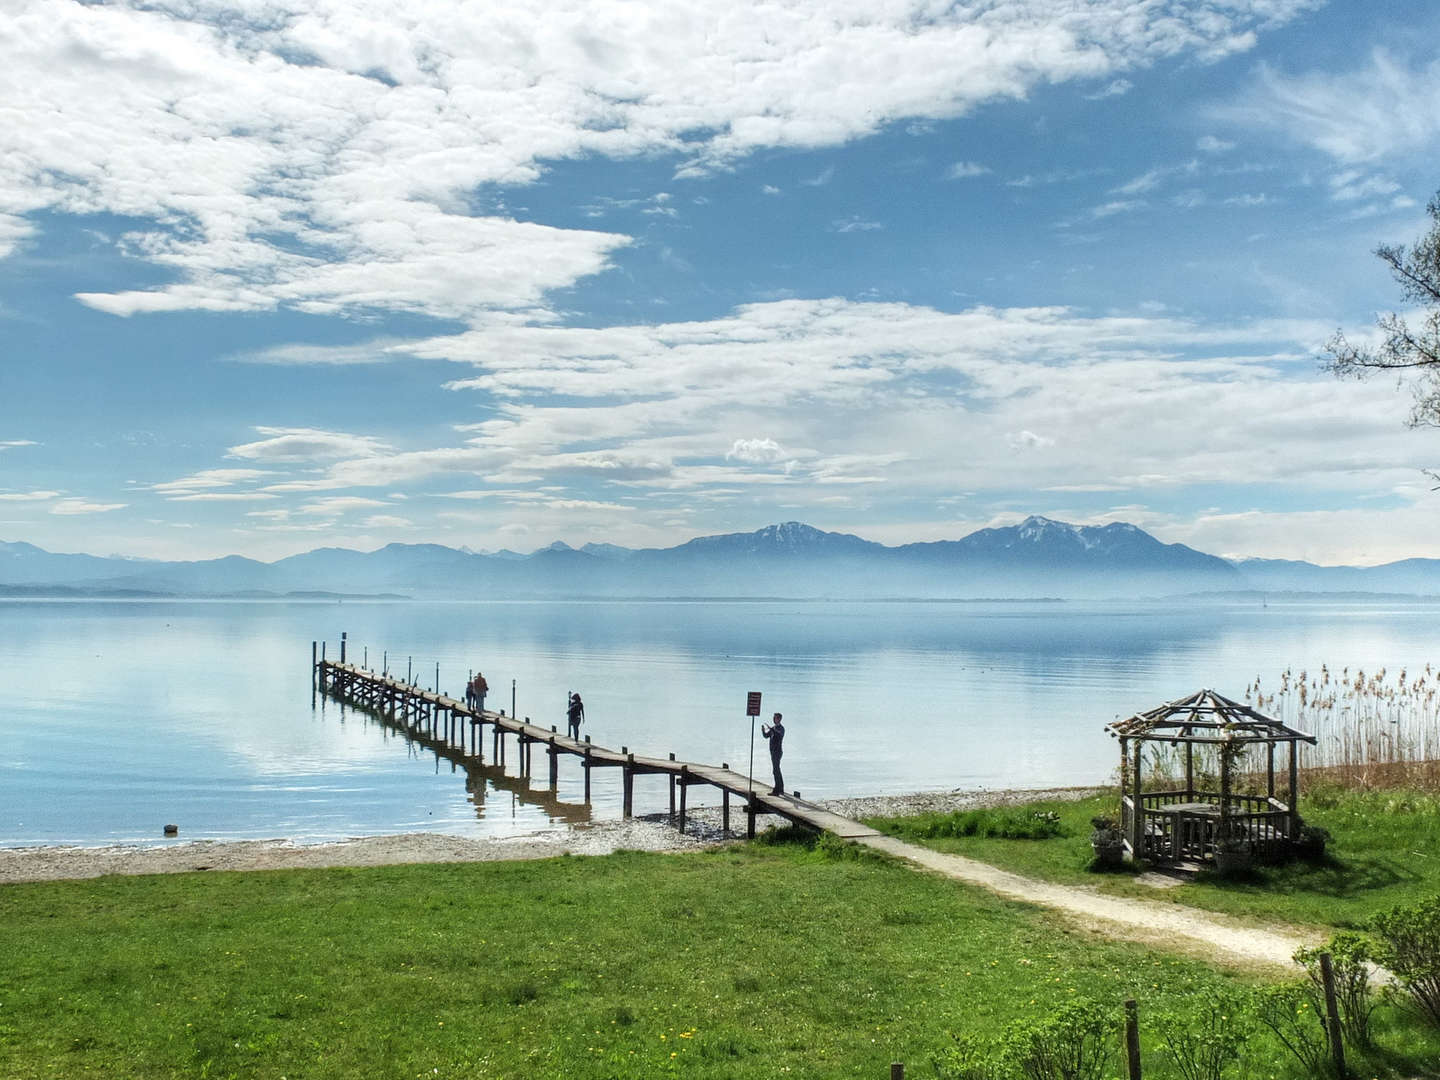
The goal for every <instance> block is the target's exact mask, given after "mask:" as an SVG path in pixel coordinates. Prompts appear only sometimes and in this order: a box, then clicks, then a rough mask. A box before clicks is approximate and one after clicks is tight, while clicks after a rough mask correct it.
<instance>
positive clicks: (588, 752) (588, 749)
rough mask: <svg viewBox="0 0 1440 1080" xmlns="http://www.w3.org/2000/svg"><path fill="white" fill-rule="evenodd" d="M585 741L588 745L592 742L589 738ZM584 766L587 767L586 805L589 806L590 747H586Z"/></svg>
mask: <svg viewBox="0 0 1440 1080" xmlns="http://www.w3.org/2000/svg"><path fill="white" fill-rule="evenodd" d="M585 741H586V742H587V743H588V742H589V741H590V739H589V738H588V737H587V738H586V739H585ZM583 764H584V767H585V804H586V805H587V806H588V805H589V804H590V747H589V746H586V747H585V760H584V762H583Z"/></svg>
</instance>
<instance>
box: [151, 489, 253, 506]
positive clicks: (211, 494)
mask: <svg viewBox="0 0 1440 1080" xmlns="http://www.w3.org/2000/svg"><path fill="white" fill-rule="evenodd" d="M273 498H276V496H274V495H269V494H266V493H265V492H263V491H201V492H196V493H195V494H193V495H171V496H169V497H168V499H167V500H166V501H168V502H217V503H223V502H264V501H265V500H266V499H273Z"/></svg>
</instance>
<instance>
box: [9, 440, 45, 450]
mask: <svg viewBox="0 0 1440 1080" xmlns="http://www.w3.org/2000/svg"><path fill="white" fill-rule="evenodd" d="M34 445H36V444H35V443H33V442H31V441H30V440H29V439H6V440H5V441H3V442H0V450H13V449H14V448H15V447H17V446H34Z"/></svg>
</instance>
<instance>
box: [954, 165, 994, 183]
mask: <svg viewBox="0 0 1440 1080" xmlns="http://www.w3.org/2000/svg"><path fill="white" fill-rule="evenodd" d="M990 171H991V170H990V167H989V166H988V165H980V164H978V163H977V162H974V161H957V162H955V164H954V165H951V166H950V167H949V168H948V169H946V170H945V179H947V180H969V179H971V178H973V177H976V176H984V175H985V174H986V173H988V172H990Z"/></svg>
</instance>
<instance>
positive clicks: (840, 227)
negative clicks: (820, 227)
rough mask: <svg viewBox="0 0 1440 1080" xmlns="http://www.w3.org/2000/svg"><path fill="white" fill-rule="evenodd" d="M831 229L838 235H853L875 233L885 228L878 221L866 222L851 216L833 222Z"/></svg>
mask: <svg viewBox="0 0 1440 1080" xmlns="http://www.w3.org/2000/svg"><path fill="white" fill-rule="evenodd" d="M830 228H832V229H834V230H835V231H836V232H838V233H853V232H874V231H876V230H877V229H883V228H885V226H884V225H882V224H880V222H878V221H866V220H865V219H863V218H859V217H854V216H851V217H848V218H842V219H840V220H838V221H833V222H831V223H830Z"/></svg>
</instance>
